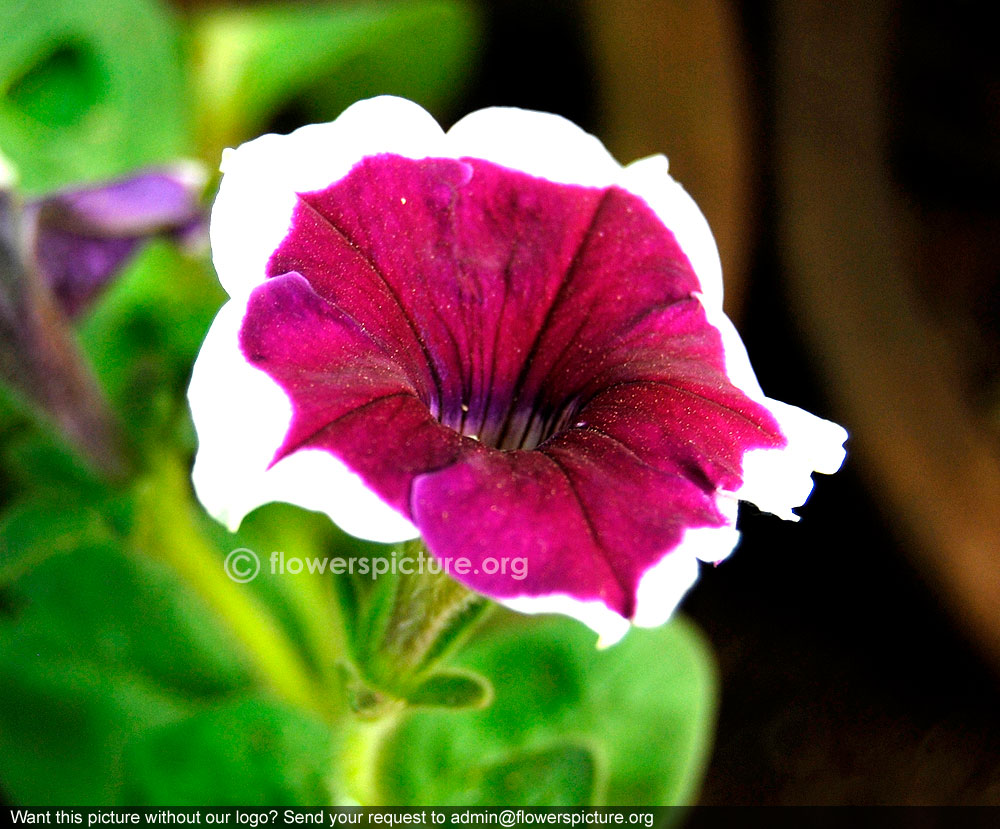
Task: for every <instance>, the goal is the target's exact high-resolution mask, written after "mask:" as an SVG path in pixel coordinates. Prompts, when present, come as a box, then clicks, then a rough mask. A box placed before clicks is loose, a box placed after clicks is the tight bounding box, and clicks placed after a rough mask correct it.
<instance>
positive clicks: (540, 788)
mask: <svg viewBox="0 0 1000 829" xmlns="http://www.w3.org/2000/svg"><path fill="white" fill-rule="evenodd" d="M596 785H597V766H596V763H595V761H594V753H593V752H592V751H591V750H590V749H589V748H587V747H586V746H582V745H573V744H571V743H568V744H564V745H556V746H553V747H551V748H546V749H542V750H540V751H531V752H526V753H524V754H515V755H514V756H513V757H511V758H510V759H508V760H505V761H503V762H500V763H497V764H496V765H494V766H491V767H488V768H486V769H485V770H484V771H483V778H482V790H483V792H485V793H486V797H485V799H484V802H483V803H482V804H477V805H482V806H492V807H494V808H502V807H509V806H511V805H512V804H517V805H518V806H522V807H524V808H529V809H530V808H549V809H572V808H583V807H587V806H589V805H590V804H591V803H593V801H594V790H595V787H596Z"/></svg>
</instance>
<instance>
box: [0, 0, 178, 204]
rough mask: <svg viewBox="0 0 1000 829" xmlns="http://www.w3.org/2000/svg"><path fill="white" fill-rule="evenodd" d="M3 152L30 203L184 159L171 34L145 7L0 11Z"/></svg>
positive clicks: (60, 1) (165, 18)
mask: <svg viewBox="0 0 1000 829" xmlns="http://www.w3.org/2000/svg"><path fill="white" fill-rule="evenodd" d="M0 32H3V38H2V40H0V147H3V152H4V154H5V155H6V156H7V157H9V158H10V159H11V160H12V161H13V163H14V165H15V167H16V168H17V170H18V173H19V184H20V186H21V187H22V188H23V189H24V191H25V192H26V193H28V194H30V195H37V194H39V193H42V192H45V191H49V190H53V189H56V188H59V187H62V186H65V185H67V184H69V183H74V182H80V181H92V180H98V179H107V178H112V177H115V176H118V175H121V174H123V173H125V172H127V171H129V170H132V169H134V168H136V167H139V166H142V165H147V164H153V163H162V162H164V161H168V160H170V159H173V158H176V157H177V156H178V155H182V154H184V153H186V152H189V151H190V150H189V147H188V143H187V142H188V137H187V119H186V115H185V109H184V101H183V93H184V85H183V70H182V64H181V60H180V52H179V44H178V38H177V32H176V30H175V27H174V24H173V21H172V20H171V18H170V16H169V15H168V14H167V12H166V10H165V9H164V8H163V7H162V6H161V5H159V4H158V3H155V2H151V0H73V2H71V3H67V2H65V0H35V2H31V3H27V2H4V3H0Z"/></svg>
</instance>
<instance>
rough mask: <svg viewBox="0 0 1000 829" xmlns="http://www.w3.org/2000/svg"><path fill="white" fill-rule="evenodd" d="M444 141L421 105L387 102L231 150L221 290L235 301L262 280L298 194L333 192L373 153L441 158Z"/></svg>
mask: <svg viewBox="0 0 1000 829" xmlns="http://www.w3.org/2000/svg"><path fill="white" fill-rule="evenodd" d="M443 140H444V132H443V131H442V129H441V127H439V126H438V124H437V122H436V121H435V120H434V119H433V118H431V116H430V115H429V114H428V113H427V112H426V111H425V110H423V109H422V108H421V107H419V106H417V105H416V104H414V103H412V102H410V101H406V100H404V99H402V98H393V97H390V96H383V97H379V98H372V99H370V100H366V101H360V102H358V103H356V104H354V105H352V106H350V107H348V108H347V109H346V110H345V111H344V112H343V113H342V114H341V115H340V117H339V118H337V120H336V121H333V122H331V123H328V124H313V125H310V126H306V127H302V128H300V129H297V130H296V131H295V132H293V133H291V134H290V135H264V136H262V137H260V138H257V139H255V140H254V141H250V142H248V143H246V144H243V145H242V146H240V147H239V148H238V149H236V150H226V152H225V153H224V154H223V157H222V171H223V173H225V175H224V176H223V179H222V184H221V186H220V188H219V195H218V197H217V198H216V202H215V208H214V209H213V211H212V224H211V229H210V233H211V238H212V251H213V259H214V261H215V267H216V270H217V271H218V273H219V280H220V281H221V282H222V287H223V288H225V289H226V291H227V293H229V295H230V296H232V297H237V296H241V297H246V296H247V294H249V293H250V291H251V290H252V289H253V288H254V286H256V285H259V284H260V283H261V282H263V281H264V278H265V271H266V267H267V262H268V260H269V259H270V258H271V254H272V253H274V250H275V249H276V248H277V247H278V244H279V243H280V242H281V240H282V239H283V238H284V237H285V234H286V233H287V232H288V229H289V226H290V224H291V220H292V210H293V209H294V208H295V205H296V203H297V201H298V199H297V196H296V194H297V193H300V192H307V191H310V190H319V189H321V188H323V187H327V186H329V185H330V183H331V182H334V181H337V180H338V179H340V178H342V177H343V176H344V175H345V174H346V173H347V172H348V171H349V170H350V169H351V167H353V166H354V164H356V163H357V162H358V161H360V160H361V159H362V158H364V157H365V156H367V155H371V154H373V153H387V152H391V153H395V154H397V155H402V156H406V157H408V158H423V157H425V156H429V155H441V154H443V148H442V143H443Z"/></svg>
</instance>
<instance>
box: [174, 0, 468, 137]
mask: <svg viewBox="0 0 1000 829" xmlns="http://www.w3.org/2000/svg"><path fill="white" fill-rule="evenodd" d="M474 39H475V25H474V23H473V20H472V17H471V13H470V10H469V9H468V7H467V6H466V5H465V4H464V3H460V2H455V0H451V1H450V2H449V0H416V1H415V2H401V3H395V4H385V3H368V4H363V5H354V4H352V5H350V6H343V5H333V4H330V5H297V6H295V5H273V6H256V7H233V8H226V9H218V10H213V11H211V12H209V13H207V14H206V15H205V16H203V17H202V18H201V19H200V20H198V21H197V22H196V25H195V29H194V33H193V66H194V69H193V73H194V78H195V88H196V89H197V90H198V92H199V94H200V96H201V97H200V100H199V104H198V112H199V123H200V124H201V132H202V142H201V143H202V146H203V148H204V149H205V152H206V154H207V155H212V154H217V153H218V151H219V149H221V148H222V147H225V146H234V145H235V144H238V143H240V142H241V141H244V140H246V139H247V138H250V137H252V136H254V135H256V134H258V133H259V132H261V131H262V130H263V129H264V128H265V127H266V126H267V125H268V122H269V121H270V120H271V119H273V118H274V117H275V116H276V115H278V114H279V113H281V112H285V113H288V112H292V113H294V114H295V115H298V116H300V119H304V120H328V119H330V118H333V117H334V116H336V115H337V114H339V113H340V111H341V110H343V109H344V108H345V107H346V106H347V105H348V104H350V103H353V102H354V101H355V100H358V99H359V98H363V97H368V96H371V95H378V94H394V95H402V96H404V97H408V98H412V99H414V100H416V101H418V102H420V103H422V104H423V105H425V106H427V107H429V108H431V109H435V108H437V107H439V106H441V105H442V104H443V103H445V102H447V101H448V100H450V99H451V98H452V97H453V96H454V94H455V92H456V89H457V87H458V86H459V84H460V83H461V81H462V79H463V76H464V75H465V74H466V73H467V68H468V66H469V63H470V61H471V58H472V46H473V43H474Z"/></svg>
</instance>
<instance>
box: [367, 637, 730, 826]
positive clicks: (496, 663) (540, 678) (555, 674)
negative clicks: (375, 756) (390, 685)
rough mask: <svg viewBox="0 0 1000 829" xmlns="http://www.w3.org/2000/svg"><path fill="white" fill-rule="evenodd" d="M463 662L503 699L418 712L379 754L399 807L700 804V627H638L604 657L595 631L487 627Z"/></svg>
mask: <svg viewBox="0 0 1000 829" xmlns="http://www.w3.org/2000/svg"><path fill="white" fill-rule="evenodd" d="M457 662H458V663H459V664H460V665H461V666H462V667H464V668H466V669H469V670H472V671H475V672H477V673H479V674H482V675H483V676H486V677H489V678H490V680H491V682H492V683H493V687H494V701H493V704H492V705H490V706H488V707H487V708H485V709H483V710H481V711H464V712H458V713H455V712H437V711H421V712H417V713H414V714H412V715H411V716H409V717H408V718H407V719H406V720H405V721H404V723H403V725H402V726H401V727H400V729H399V730H398V732H397V733H396V735H395V737H394V738H393V739H392V740H390V741H388V742H387V744H386V746H385V749H384V751H383V754H382V766H381V775H380V779H381V780H382V781H384V791H383V793H382V794H383V796H384V798H385V799H386V801H388V802H389V803H392V804H400V805H431V804H437V805H451V806H485V805H490V804H497V803H503V804H506V805H509V804H510V803H512V802H517V803H519V804H520V803H521V802H528V800H530V801H531V802H533V803H537V804H538V805H551V806H557V805H566V804H579V803H581V802H583V801H582V800H581V798H584V799H585V800H586V801H587V802H588V803H589V805H591V806H602V805H608V806H635V805H638V804H643V805H678V804H684V803H687V802H689V801H690V800H691V799H692V798H693V796H694V794H695V792H696V789H697V785H698V781H699V777H700V775H701V771H702V768H703V766H704V763H705V760H706V758H707V752H708V749H709V746H710V738H711V731H712V724H713V720H714V707H715V675H714V668H713V663H712V659H711V656H710V653H709V651H708V649H707V647H706V646H705V644H704V643H703V641H702V639H701V637H700V635H699V634H698V633H697V631H696V630H695V629H694V628H693V626H692V625H691V624H690V623H688V622H686V621H684V620H683V619H676V620H674V621H673V622H671V623H670V624H669V625H666V626H664V627H662V628H658V629H655V630H641V629H633V630H632V631H630V632H629V634H628V635H627V636H626V637H625V639H624V640H623V641H622V642H621V643H619V644H618V645H615V646H614V647H612V648H609V649H607V650H603V651H598V650H597V649H596V648H595V646H594V636H593V634H592V633H591V632H590V631H589V630H587V629H586V628H584V627H583V626H582V625H580V624H579V623H577V622H574V621H572V620H569V619H562V618H551V619H545V620H530V621H528V620H523V621H522V620H517V622H516V623H510V624H508V625H506V626H503V627H500V628H493V629H490V630H488V631H483V632H482V633H481V634H480V636H478V637H477V638H476V639H475V640H474V641H473V642H471V643H470V644H469V645H468V647H467V648H466V650H465V651H463V652H462V654H461V657H460V658H459V659H458V660H457ZM569 769H576V771H573V772H570V771H568V770H569ZM533 778H537V779H538V780H544V781H545V786H546V787H547V792H548V793H547V794H546V795H545V796H544V798H543V799H540V798H541V796H540V795H539V796H535V795H534V794H532V793H533V792H535V790H534V789H533V787H532V779H533ZM519 781H520V782H519ZM587 781H589V782H587Z"/></svg>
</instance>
